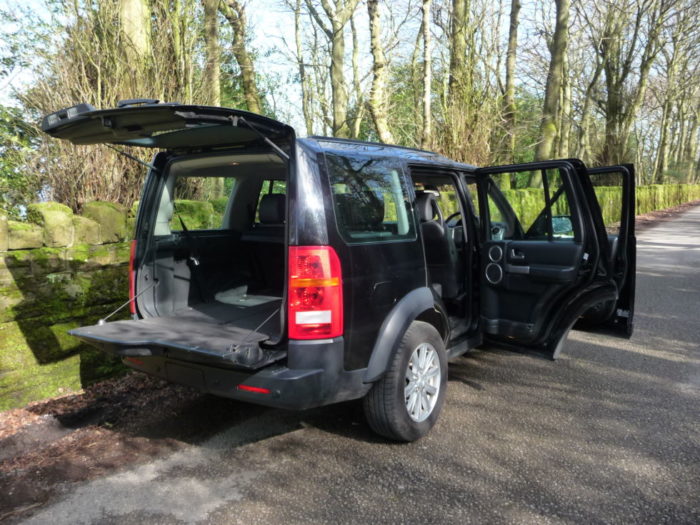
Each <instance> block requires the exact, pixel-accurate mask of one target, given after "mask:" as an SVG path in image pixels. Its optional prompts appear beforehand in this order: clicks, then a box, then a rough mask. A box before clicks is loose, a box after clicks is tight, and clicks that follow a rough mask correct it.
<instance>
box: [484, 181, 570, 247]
mask: <svg viewBox="0 0 700 525" xmlns="http://www.w3.org/2000/svg"><path fill="white" fill-rule="evenodd" d="M517 177H518V179H519V180H525V181H527V185H526V187H523V188H519V189H516V190H503V191H501V190H499V189H498V188H497V187H496V185H495V184H493V185H491V187H490V190H489V195H488V201H489V219H490V227H489V236H490V239H491V240H502V239H514V240H554V241H573V240H574V239H575V238H576V237H578V236H577V234H576V230H575V225H574V220H573V217H572V213H571V205H570V201H569V195H568V192H567V190H566V187H565V185H564V181H563V180H562V177H561V173H560V172H559V169H557V168H553V169H548V170H537V171H532V172H527V173H525V172H519V173H518V174H517Z"/></svg>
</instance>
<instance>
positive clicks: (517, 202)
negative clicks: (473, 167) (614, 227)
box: [476, 160, 617, 357]
mask: <svg viewBox="0 0 700 525" xmlns="http://www.w3.org/2000/svg"><path fill="white" fill-rule="evenodd" d="M476 177H477V180H478V187H479V204H480V205H479V208H480V216H481V220H480V223H481V232H480V234H481V238H482V243H481V247H482V249H481V268H480V271H481V279H480V280H481V288H480V289H481V294H480V295H481V305H480V308H481V324H482V329H483V332H484V334H485V335H486V336H487V337H488V338H491V339H495V340H498V341H500V342H503V343H506V344H514V345H517V346H518V347H528V348H530V349H532V350H535V351H538V352H541V353H544V354H546V355H548V356H549V357H556V354H557V353H558V352H559V350H560V348H561V343H562V341H563V340H564V339H565V336H566V334H567V333H568V330H569V329H570V328H571V326H572V325H573V324H574V323H575V322H576V320H577V319H578V318H579V316H580V315H581V314H582V313H583V312H585V311H586V310H587V309H589V308H591V307H592V306H593V305H595V304H598V303H600V302H610V301H614V300H615V299H616V298H617V290H616V287H615V286H614V284H613V283H612V282H611V280H610V279H609V278H608V277H606V270H605V268H606V266H605V265H604V264H603V262H604V261H605V260H607V258H608V248H607V241H605V240H604V239H603V237H604V232H603V229H602V223H601V221H600V217H599V216H600V211H599V209H598V205H597V203H595V202H591V201H592V200H594V198H593V197H592V193H593V189H592V187H591V184H590V181H589V180H588V174H587V172H586V169H585V166H584V165H583V163H581V162H580V161H576V160H557V161H546V162H535V163H530V164H521V165H514V166H499V167H493V168H483V169H479V170H477V171H476ZM503 180H509V181H514V182H515V181H517V182H518V183H519V186H521V187H522V186H523V185H525V186H529V187H528V188H527V189H525V190H520V191H517V192H516V191H510V190H507V189H504V190H501V189H500V188H499V185H498V183H497V181H503Z"/></svg>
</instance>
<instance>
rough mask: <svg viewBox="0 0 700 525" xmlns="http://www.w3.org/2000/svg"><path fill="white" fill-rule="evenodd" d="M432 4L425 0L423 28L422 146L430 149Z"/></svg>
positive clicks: (431, 134)
mask: <svg viewBox="0 0 700 525" xmlns="http://www.w3.org/2000/svg"><path fill="white" fill-rule="evenodd" d="M430 3H431V0H423V7H422V18H421V27H422V29H423V135H422V137H421V146H422V147H423V148H428V147H430V144H431V142H432V138H433V127H432V119H433V114H432V111H431V109H430V103H431V97H432V82H433V76H432V75H433V71H432V60H431V49H430Z"/></svg>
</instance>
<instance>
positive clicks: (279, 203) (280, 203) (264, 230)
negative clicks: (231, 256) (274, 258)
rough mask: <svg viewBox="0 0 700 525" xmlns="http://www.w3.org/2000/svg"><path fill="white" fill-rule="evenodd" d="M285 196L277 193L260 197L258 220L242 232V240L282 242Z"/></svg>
mask: <svg viewBox="0 0 700 525" xmlns="http://www.w3.org/2000/svg"><path fill="white" fill-rule="evenodd" d="M286 203H287V196H286V195H284V194H279V193H270V194H267V195H263V196H262V198H261V199H260V207H259V210H258V211H259V215H260V222H258V223H255V224H253V227H252V228H251V229H250V230H248V231H247V232H245V233H244V234H243V240H244V241H254V242H272V243H284V219H285V207H286Z"/></svg>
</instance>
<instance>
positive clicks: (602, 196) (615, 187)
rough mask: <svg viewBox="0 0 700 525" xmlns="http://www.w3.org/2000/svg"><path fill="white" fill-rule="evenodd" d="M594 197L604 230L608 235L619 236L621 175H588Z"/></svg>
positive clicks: (613, 173)
mask: <svg viewBox="0 0 700 525" xmlns="http://www.w3.org/2000/svg"><path fill="white" fill-rule="evenodd" d="M589 178H590V179H591V183H592V184H593V189H594V191H595V195H596V197H597V198H598V204H599V205H600V211H601V213H602V215H603V222H604V223H605V230H606V231H607V233H608V235H612V236H619V235H620V223H621V220H622V206H621V202H622V200H623V197H622V193H623V184H624V179H623V177H622V173H619V172H612V173H589Z"/></svg>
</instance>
